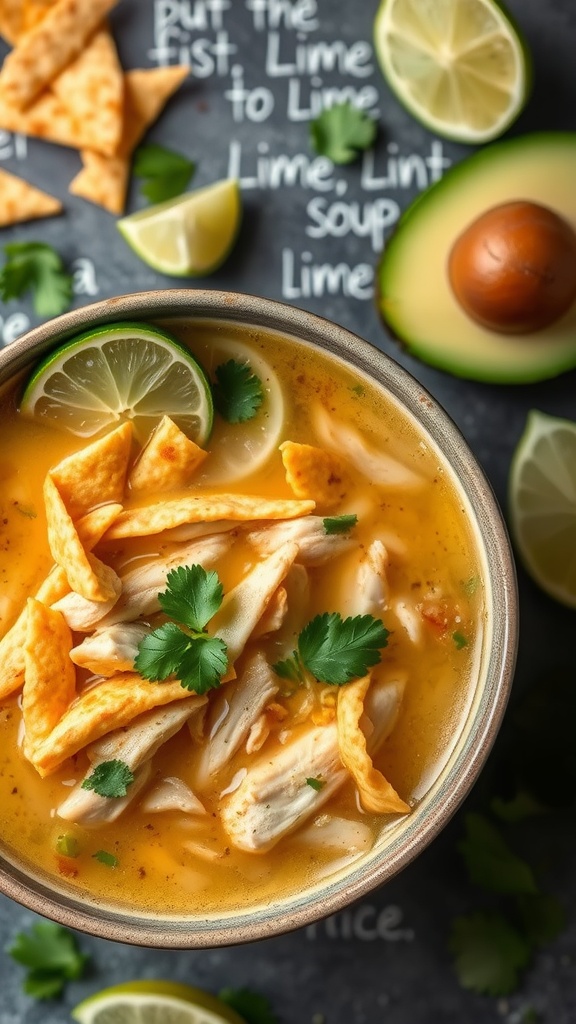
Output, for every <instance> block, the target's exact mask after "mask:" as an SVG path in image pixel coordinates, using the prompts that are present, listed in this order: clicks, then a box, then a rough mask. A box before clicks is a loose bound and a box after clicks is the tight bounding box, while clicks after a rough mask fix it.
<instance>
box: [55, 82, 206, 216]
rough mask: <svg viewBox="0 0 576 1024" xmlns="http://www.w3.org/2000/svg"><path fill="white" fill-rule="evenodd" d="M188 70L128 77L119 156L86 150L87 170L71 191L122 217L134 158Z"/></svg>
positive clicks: (125, 84) (81, 173)
mask: <svg viewBox="0 0 576 1024" xmlns="http://www.w3.org/2000/svg"><path fill="white" fill-rule="evenodd" d="M189 70H190V69H189V68H188V67H186V66H184V65H183V66H179V65H178V66H175V67H168V68H150V69H136V70H134V71H128V72H127V73H126V75H125V76H124V117H123V120H124V136H123V139H122V144H121V147H120V152H119V153H118V155H117V156H113V157H109V158H106V157H103V156H102V155H101V154H100V153H95V152H93V151H91V150H90V149H89V147H83V149H82V154H81V155H82V162H83V164H84V167H83V169H82V170H81V171H80V173H79V174H77V175H76V177H75V178H74V180H73V181H72V182H71V183H70V189H69V191H70V192H71V193H72V194H73V195H75V196H82V198H83V199H88V200H89V201H90V202H92V203H96V204H97V205H98V206H103V207H104V209H105V210H108V211H109V212H110V213H114V214H117V215H120V214H122V213H123V212H124V207H125V205H126V191H127V188H128V178H129V174H130V157H131V154H132V151H133V150H134V148H135V147H136V146H137V145H138V143H139V142H140V139H141V138H142V136H143V135H144V134H145V132H146V131H147V129H148V128H149V127H150V125H151V124H152V123H153V122H154V121H155V120H156V118H157V117H158V116H159V114H160V113H161V111H162V110H163V108H164V106H165V105H166V103H167V102H168V100H169V99H170V97H171V96H172V95H173V93H175V92H176V90H177V89H178V88H179V87H180V85H181V84H182V82H183V81H184V79H185V78H186V76H187V75H188V73H189Z"/></svg>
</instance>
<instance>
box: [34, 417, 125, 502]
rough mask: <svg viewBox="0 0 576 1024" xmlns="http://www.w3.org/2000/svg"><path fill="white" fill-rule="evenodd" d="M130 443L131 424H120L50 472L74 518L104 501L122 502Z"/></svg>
mask: <svg viewBox="0 0 576 1024" xmlns="http://www.w3.org/2000/svg"><path fill="white" fill-rule="evenodd" d="M131 444H132V424H131V423H130V422H126V423H121V424H120V426H119V427H116V429H115V430H111V431H110V433H109V434H105V435H104V437H101V438H99V439H98V440H97V441H93V442H92V444H89V445H87V446H86V447H85V448H81V449H80V451H77V452H74V454H73V455H68V456H67V457H66V458H65V459H62V461H61V462H59V463H58V465H57V466H54V468H53V469H52V470H51V471H50V475H51V477H52V479H53V481H54V483H55V484H56V486H57V488H58V490H59V492H60V495H61V497H62V500H63V502H64V504H65V506H66V510H67V512H68V514H69V515H70V516H71V517H72V519H77V518H78V517H79V516H83V515H85V513H86V512H88V511H89V510H90V509H92V508H94V507H95V506H97V505H103V504H104V503H105V502H121V501H122V497H123V494H124V484H125V481H126V471H127V469H128V460H129V458H130V447H131Z"/></svg>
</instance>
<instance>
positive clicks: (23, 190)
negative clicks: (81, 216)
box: [0, 170, 63, 228]
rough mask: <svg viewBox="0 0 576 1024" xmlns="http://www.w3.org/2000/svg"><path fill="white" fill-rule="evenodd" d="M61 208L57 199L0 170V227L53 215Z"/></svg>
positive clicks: (60, 211)
mask: <svg viewBox="0 0 576 1024" xmlns="http://www.w3.org/2000/svg"><path fill="white" fill-rule="evenodd" d="M62 210H63V206H62V203H61V202H60V200H59V199H55V198H54V197H53V196H49V195H48V193H47V192H42V191H41V190H40V189H39V188H35V187H34V185H29V184H28V182H27V181H23V180H22V178H17V177H16V175H15V174H9V173H8V171H3V170H0V228H4V227H7V226H8V225H9V224H22V223H23V222H24V221H27V220H38V219H39V218H40V217H54V215H55V214H57V213H62Z"/></svg>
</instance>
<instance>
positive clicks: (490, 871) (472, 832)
mask: <svg viewBox="0 0 576 1024" xmlns="http://www.w3.org/2000/svg"><path fill="white" fill-rule="evenodd" d="M464 824H465V828H466V836H465V838H464V839H463V840H462V841H461V842H460V843H459V844H458V849H459V850H460V853H461V854H462V856H463V857H464V861H465V863H466V867H467V869H468V874H469V875H470V879H471V881H472V882H474V883H475V884H476V885H480V886H482V888H484V889H488V890H489V891H490V892H499V893H509V894H513V895H517V894H523V893H528V894H530V893H537V892H538V888H537V886H536V882H535V880H534V875H533V874H532V869H531V868H530V866H529V865H528V864H527V863H526V861H524V860H522V859H521V857H518V856H517V855H516V854H515V853H514V852H513V851H512V850H511V849H510V847H509V846H508V845H507V843H506V842H505V841H504V839H503V838H502V836H501V835H500V833H499V831H498V829H496V828H495V827H494V825H492V824H491V823H490V822H489V821H488V819H487V818H484V817H483V816H482V815H481V814H466V815H465V816H464Z"/></svg>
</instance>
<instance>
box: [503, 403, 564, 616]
mask: <svg viewBox="0 0 576 1024" xmlns="http://www.w3.org/2000/svg"><path fill="white" fill-rule="evenodd" d="M509 505H510V520H511V527H512V533H513V537H514V540H515V541H516V546H517V548H518V552H519V554H520V556H521V558H522V561H523V563H524V565H525V567H526V569H527V570H528V572H529V573H530V575H531V576H532V577H533V578H534V580H535V581H536V583H538V584H539V586H541V587H542V589H543V590H545V591H546V593H548V594H550V596H551V597H554V598H556V600H557V601H561V602H562V603H563V604H567V605H569V606H570V607H571V608H576V423H572V422H571V421H570V420H563V419H557V418H556V417H555V416H546V415H545V414H544V413H541V412H536V411H532V412H531V413H530V414H529V416H528V421H527V423H526V428H525V430H524V433H523V435H522V437H521V438H520V441H519V443H518V447H517V448H516V451H515V453H514V458H513V461H512V469H511V473H510V497H509Z"/></svg>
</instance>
